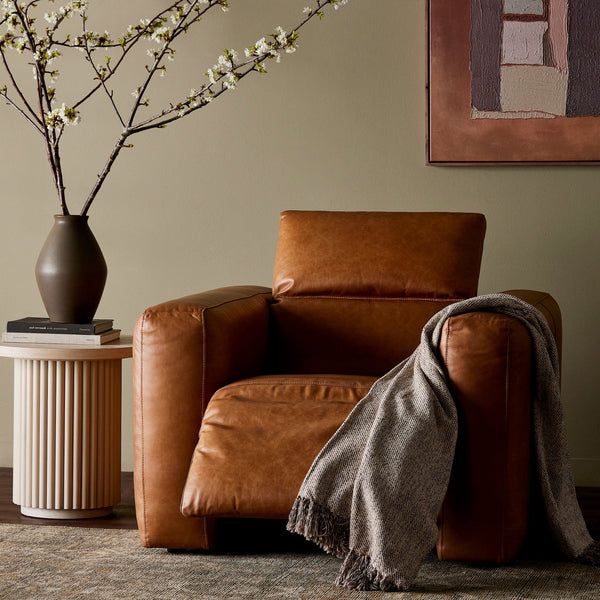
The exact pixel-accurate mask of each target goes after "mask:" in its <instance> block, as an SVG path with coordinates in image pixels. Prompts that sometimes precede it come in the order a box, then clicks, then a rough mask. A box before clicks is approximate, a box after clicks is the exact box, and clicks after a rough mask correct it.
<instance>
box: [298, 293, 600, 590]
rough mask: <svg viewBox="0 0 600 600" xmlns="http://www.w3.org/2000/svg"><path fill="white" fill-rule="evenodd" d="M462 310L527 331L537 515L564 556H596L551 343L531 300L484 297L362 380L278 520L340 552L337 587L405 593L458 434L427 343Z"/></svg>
mask: <svg viewBox="0 0 600 600" xmlns="http://www.w3.org/2000/svg"><path fill="white" fill-rule="evenodd" d="M472 311H489V312H496V313H502V314H505V315H509V316H511V317H515V318H517V319H519V320H520V321H521V322H522V323H524V324H525V326H526V327H527V328H528V329H529V332H530V334H531V339H532V341H533V348H534V363H533V364H534V365H535V386H534V392H535V398H534V404H533V428H534V432H533V434H534V439H535V448H536V452H535V455H536V461H537V465H536V466H537V468H536V472H537V478H538V480H539V481H538V485H539V487H540V489H541V493H542V497H543V501H544V504H545V510H546V516H547V522H548V524H549V527H550V529H551V532H552V534H553V537H554V539H555V541H556V542H557V545H558V547H559V548H560V550H561V551H562V553H563V554H564V556H565V557H568V558H573V559H574V558H579V559H585V560H586V562H590V563H593V564H598V563H599V561H598V559H599V556H598V547H597V545H595V544H594V543H593V540H592V538H591V537H590V535H589V533H588V531H587V528H586V525H585V523H584V521H583V517H582V515H581V511H580V509H579V505H578V503H577V499H576V496H575V486H574V483H573V476H572V473H571V467H570V465H569V459H568V454H567V446H566V441H565V433H564V426H563V415H562V408H561V402H560V390H559V362H558V353H557V350H556V344H555V342H554V338H553V336H552V333H551V331H550V329H549V327H548V325H547V323H546V321H545V319H544V317H543V316H542V315H541V314H540V313H539V312H538V311H537V310H536V309H534V308H533V307H532V306H530V305H529V304H527V303H525V302H523V301H521V300H518V299H516V298H514V297H512V296H509V295H507V294H494V295H488V296H478V297H475V298H471V299H469V300H465V301H462V302H458V303H456V304H451V305H450V306H448V307H446V308H445V309H443V310H442V311H440V312H439V313H437V314H436V315H434V316H433V317H432V318H431V319H430V320H429V322H428V323H427V324H426V325H425V327H424V329H423V332H422V335H421V343H420V345H419V347H418V348H417V349H416V350H415V352H414V353H413V354H412V355H411V356H410V357H409V358H407V359H406V360H404V361H402V362H401V363H400V364H399V365H398V366H396V367H395V368H394V369H392V370H391V371H390V372H389V373H388V374H387V375H384V376H383V377H382V378H381V379H379V380H378V381H376V382H375V383H374V384H373V387H372V388H371V390H370V391H369V393H368V394H367V395H366V396H365V398H364V399H363V400H361V401H360V402H359V403H358V404H357V405H356V407H355V408H354V409H353V411H352V412H351V413H350V415H349V416H348V418H347V419H346V420H345V421H344V423H343V424H342V426H341V427H340V428H339V429H338V430H337V432H336V433H335V434H334V435H333V437H332V438H331V439H330V440H329V441H328V442H327V444H326V445H325V447H324V448H323V449H322V450H321V452H320V453H319V455H318V456H317V458H316V459H315V461H314V463H313V465H312V466H311V468H310V470H309V472H308V474H307V475H306V478H305V479H304V482H303V484H302V487H301V488H300V491H299V495H298V497H297V498H296V501H295V502H294V506H293V508H292V511H291V512H290V516H289V521H288V526H287V527H288V530H289V531H293V532H295V533H299V534H300V535H303V536H304V537H305V538H307V539H308V540H311V541H313V542H315V543H317V544H318V545H319V546H321V547H322V548H323V549H324V550H326V551H327V552H329V553H331V554H334V555H335V556H337V557H339V558H341V559H343V563H342V567H341V571H340V574H339V577H338V579H337V581H336V583H337V584H338V585H342V586H346V587H349V588H355V589H360V590H385V591H396V590H406V589H408V588H409V586H410V585H411V583H412V581H413V580H414V578H415V577H416V575H417V572H418V570H419V567H420V565H421V563H422V561H423V560H424V559H425V557H426V556H427V555H428V554H429V553H430V552H431V550H432V549H433V547H434V546H435V542H436V540H437V537H438V528H437V525H436V519H437V516H438V514H439V512H440V509H441V506H442V501H443V500H444V496H445V494H446V489H447V487H448V481H449V478H450V471H451V468H452V461H453V457H454V449H455V445H456V437H457V429H458V420H457V411H456V406H455V403H454V400H453V398H452V394H451V392H450V390H449V389H448V382H447V381H446V374H445V369H444V366H443V365H442V362H441V360H440V358H439V356H438V353H437V348H438V345H439V341H440V336H441V333H442V327H443V326H444V323H445V322H446V320H447V319H448V318H449V317H452V316H454V315H459V314H462V313H466V312H472Z"/></svg>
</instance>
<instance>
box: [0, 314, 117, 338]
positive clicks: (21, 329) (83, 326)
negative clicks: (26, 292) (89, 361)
mask: <svg viewBox="0 0 600 600" xmlns="http://www.w3.org/2000/svg"><path fill="white" fill-rule="evenodd" d="M112 326H113V319H95V320H94V321H92V322H91V323H54V322H52V321H50V319H48V318H46V317H25V318H24V319H17V320H16V321H9V322H8V323H7V324H6V331H8V332H10V333H70V334H76V335H98V334H100V333H104V332H105V331H110V330H111V329H112Z"/></svg>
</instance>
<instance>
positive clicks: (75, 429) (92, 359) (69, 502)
mask: <svg viewBox="0 0 600 600" xmlns="http://www.w3.org/2000/svg"><path fill="white" fill-rule="evenodd" d="M131 354H132V348H131V338H128V337H126V338H121V339H120V340H119V341H116V342H112V343H109V344H105V345H103V346H71V345H69V346H67V345H58V344H8V343H2V344H0V357H8V358H12V359H13V360H14V447H13V502H14V503H15V504H18V505H20V506H21V513H22V514H24V515H27V516H29V517H43V518H45V519H82V518H92V517H100V516H104V515H107V514H109V513H110V512H111V511H112V507H113V506H115V505H116V504H118V503H119V500H120V497H121V486H120V476H121V361H122V360H123V359H125V358H130V357H131Z"/></svg>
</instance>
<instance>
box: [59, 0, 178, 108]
mask: <svg viewBox="0 0 600 600" xmlns="http://www.w3.org/2000/svg"><path fill="white" fill-rule="evenodd" d="M180 3H181V0H179V1H178V2H174V3H173V4H171V6H169V8H166V9H165V10H163V11H161V12H159V13H158V14H157V15H156V16H155V17H154V18H153V19H151V20H150V23H149V24H148V25H146V27H145V28H144V29H142V30H141V31H139V32H138V33H137V34H136V35H135V36H134V37H133V38H131V40H129V42H128V43H127V45H126V47H125V48H123V53H122V54H121V56H120V57H119V59H118V60H117V62H116V63H115V66H114V67H112V69H111V71H110V73H109V75H108V77H106V79H105V80H104V83H105V84H106V82H107V81H108V80H109V79H110V78H111V77H112V76H113V75H114V74H115V73H116V72H117V69H118V68H119V67H120V66H121V64H122V62H123V61H124V60H125V57H126V56H127V55H128V54H129V52H130V51H131V49H132V48H134V46H135V45H136V44H137V43H138V42H139V41H140V39H142V37H143V36H144V34H145V33H146V32H147V31H148V29H149V28H150V25H151V24H152V23H154V22H156V20H157V19H160V18H161V17H162V16H163V15H164V14H165V13H167V12H169V11H171V10H173V8H175V6H177V5H179V4H180ZM56 43H57V42H55V44H56ZM58 45H60V44H58ZM69 47H71V48H81V46H79V45H75V44H73V45H72V46H69ZM101 47H102V48H116V47H122V46H121V45H120V44H115V45H114V46H101ZM101 87H102V83H98V85H96V86H94V87H93V88H92V89H91V90H90V91H89V92H88V93H87V94H86V95H85V96H84V97H83V98H82V99H81V100H79V101H78V102H76V103H75V104H74V105H73V108H79V107H80V106H81V105H82V104H83V103H84V102H86V101H87V100H89V98H91V97H92V96H93V95H94V94H95V93H96V92H97V91H98V90H99V89H100V88H101Z"/></svg>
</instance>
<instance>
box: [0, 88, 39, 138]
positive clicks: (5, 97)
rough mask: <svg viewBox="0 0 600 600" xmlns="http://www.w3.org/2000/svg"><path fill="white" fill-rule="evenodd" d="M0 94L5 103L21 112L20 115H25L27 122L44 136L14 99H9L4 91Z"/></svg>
mask: <svg viewBox="0 0 600 600" xmlns="http://www.w3.org/2000/svg"><path fill="white" fill-rule="evenodd" d="M0 96H2V98H4V99H5V100H6V103H7V104H8V105H9V106H12V107H13V108H14V109H15V110H17V111H19V113H21V115H22V116H23V117H25V118H26V119H27V120H28V121H29V123H31V125H32V126H33V128H34V129H35V130H36V131H37V132H38V133H39V134H40V135H41V136H42V137H43V136H44V132H43V131H42V130H41V129H40V128H39V127H38V126H37V124H36V122H35V121H34V120H33V119H32V118H31V117H30V116H29V115H28V114H27V113H26V112H25V111H24V110H23V109H22V108H21V107H20V106H19V105H18V104H17V103H16V102H15V101H14V100H11V98H10V97H9V96H8V94H6V93H5V92H0Z"/></svg>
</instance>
